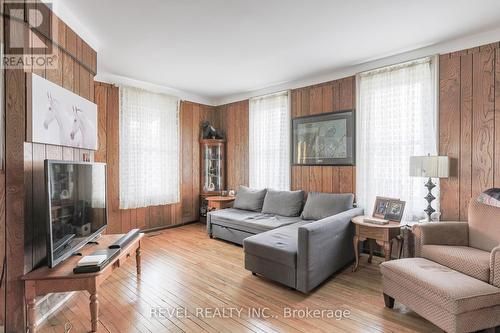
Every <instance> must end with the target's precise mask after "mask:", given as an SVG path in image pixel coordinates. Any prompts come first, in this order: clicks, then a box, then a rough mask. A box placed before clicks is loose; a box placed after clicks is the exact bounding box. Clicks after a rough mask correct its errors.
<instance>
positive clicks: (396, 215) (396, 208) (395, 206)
mask: <svg viewBox="0 0 500 333" xmlns="http://www.w3.org/2000/svg"><path fill="white" fill-rule="evenodd" d="M404 210H405V202H404V201H400V200H394V201H391V202H389V205H388V206H387V210H386V212H385V217H384V218H385V219H386V220H390V221H396V222H401V219H402V218H403V213H404Z"/></svg>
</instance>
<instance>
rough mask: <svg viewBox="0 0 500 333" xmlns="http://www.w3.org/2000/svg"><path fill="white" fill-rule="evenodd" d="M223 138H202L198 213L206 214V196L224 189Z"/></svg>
mask: <svg viewBox="0 0 500 333" xmlns="http://www.w3.org/2000/svg"><path fill="white" fill-rule="evenodd" d="M225 144H226V141H225V140H220V139H202V140H201V141H200V153H201V182H200V185H201V207H200V215H201V216H206V213H207V207H206V205H207V202H206V200H204V199H205V198H206V197H209V196H214V195H221V194H222V191H223V190H224V189H225V186H226V184H225V181H224V180H225V165H226V156H225Z"/></svg>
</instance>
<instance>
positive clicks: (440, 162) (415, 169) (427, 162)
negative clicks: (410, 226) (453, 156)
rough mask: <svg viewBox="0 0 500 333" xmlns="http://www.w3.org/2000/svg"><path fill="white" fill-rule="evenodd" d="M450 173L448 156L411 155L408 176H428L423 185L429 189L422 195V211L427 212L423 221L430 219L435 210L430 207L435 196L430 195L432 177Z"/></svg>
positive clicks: (432, 184)
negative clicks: (424, 206) (424, 204)
mask: <svg viewBox="0 0 500 333" xmlns="http://www.w3.org/2000/svg"><path fill="white" fill-rule="evenodd" d="M449 174H450V158H449V157H448V156H430V155H428V156H412V157H410V176H412V177H428V178H429V180H428V181H427V183H425V187H427V189H428V190H429V192H428V193H427V195H426V196H425V197H424V199H425V200H427V203H428V205H427V208H426V209H425V210H424V212H425V213H426V214H427V218H426V219H425V221H427V222H429V221H431V214H432V213H434V212H435V211H436V210H435V209H434V208H432V206H431V203H432V201H433V200H434V199H436V197H435V196H433V195H432V189H433V188H434V187H436V185H435V184H434V183H433V182H432V178H448V176H449Z"/></svg>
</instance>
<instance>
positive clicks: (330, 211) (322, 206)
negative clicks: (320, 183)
mask: <svg viewBox="0 0 500 333" xmlns="http://www.w3.org/2000/svg"><path fill="white" fill-rule="evenodd" d="M353 202H354V194H352V193H342V194H336V193H335V194H334V193H318V192H309V194H308V195H307V201H306V204H305V206H304V210H303V211H302V215H301V216H300V217H301V218H302V219H303V220H321V219H324V218H325V217H328V216H332V215H336V214H338V213H342V212H344V211H346V210H349V209H351V208H352V205H353Z"/></svg>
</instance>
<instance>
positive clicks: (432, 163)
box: [410, 156, 450, 178]
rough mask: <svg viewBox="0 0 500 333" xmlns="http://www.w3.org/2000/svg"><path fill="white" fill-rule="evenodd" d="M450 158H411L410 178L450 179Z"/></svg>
mask: <svg viewBox="0 0 500 333" xmlns="http://www.w3.org/2000/svg"><path fill="white" fill-rule="evenodd" d="M449 174H450V158H449V157H448V156H412V157H410V176H413V177H429V178H448V176H449Z"/></svg>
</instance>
